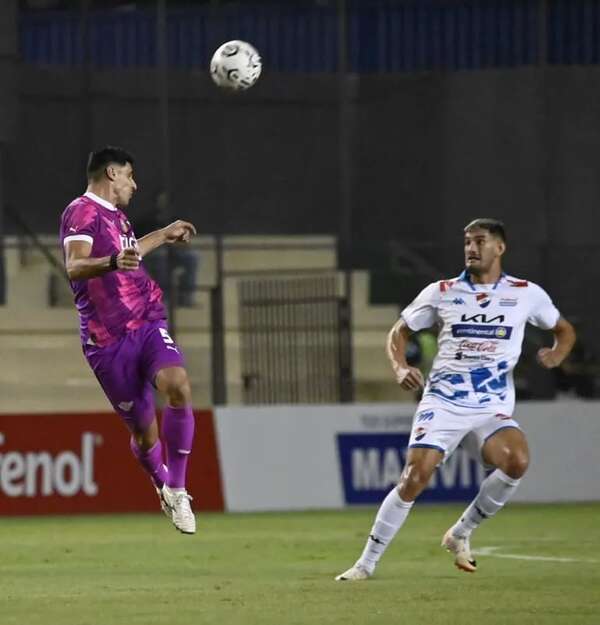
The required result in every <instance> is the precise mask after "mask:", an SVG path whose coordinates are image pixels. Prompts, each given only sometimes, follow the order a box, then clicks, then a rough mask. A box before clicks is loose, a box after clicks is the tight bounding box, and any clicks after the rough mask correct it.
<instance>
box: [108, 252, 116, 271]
mask: <svg viewBox="0 0 600 625" xmlns="http://www.w3.org/2000/svg"><path fill="white" fill-rule="evenodd" d="M117 256H118V254H111V256H110V263H109V265H108V268H109V270H110V271H116V270H117V269H118V268H119V267H118V265H117Z"/></svg>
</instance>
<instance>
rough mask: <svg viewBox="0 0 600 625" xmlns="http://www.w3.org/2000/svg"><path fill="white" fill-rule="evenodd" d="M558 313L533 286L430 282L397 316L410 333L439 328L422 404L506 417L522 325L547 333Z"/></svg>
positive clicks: (463, 279) (509, 281)
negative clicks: (430, 402) (437, 403)
mask: <svg viewBox="0 0 600 625" xmlns="http://www.w3.org/2000/svg"><path fill="white" fill-rule="evenodd" d="M559 316H560V313H559V312H558V310H557V309H556V307H555V306H554V304H553V303H552V300H551V299H550V297H549V296H548V294H547V293H546V292H545V291H544V290H543V289H542V288H541V287H539V286H538V285H537V284H533V283H532V282H527V281H526V280H520V279H518V278H513V277H511V276H507V275H506V274H502V276H501V277H500V279H499V280H498V282H496V284H473V283H472V282H471V280H470V277H469V274H468V273H467V272H463V273H462V274H461V275H460V276H458V277H457V278H454V279H452V280H441V281H439V282H434V283H432V284H430V285H429V286H428V287H426V288H425V289H423V291H421V293H420V294H419V296H418V297H417V298H416V299H415V300H414V301H413V302H412V303H411V304H410V305H409V306H407V307H406V308H405V309H404V310H403V311H402V318H403V319H404V321H405V322H406V324H407V325H408V327H409V328H410V329H411V330H414V331H418V330H423V329H425V328H430V327H432V326H434V325H437V326H438V327H439V336H438V353H437V356H436V358H435V360H434V362H433V366H432V369H431V372H430V374H429V377H428V379H427V383H426V385H425V390H424V393H423V401H425V400H426V399H432V400H433V399H440V400H442V401H443V402H444V403H447V404H452V405H454V406H457V407H460V408H466V409H477V410H479V411H481V410H487V409H488V408H489V409H490V410H493V411H496V412H498V413H501V414H504V415H511V414H512V412H513V410H514V405H515V389H514V383H513V376H512V371H513V369H514V367H515V365H516V364H517V361H518V360H519V356H520V354H521V346H522V343H523V335H524V332H525V324H526V323H531V324H533V325H535V326H537V327H539V328H542V329H545V330H548V329H551V328H554V326H556V324H557V322H558V319H559Z"/></svg>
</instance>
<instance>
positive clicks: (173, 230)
mask: <svg viewBox="0 0 600 625" xmlns="http://www.w3.org/2000/svg"><path fill="white" fill-rule="evenodd" d="M163 232H164V233H165V239H166V241H167V243H175V242H176V241H182V242H184V243H187V242H188V241H189V240H190V239H191V238H192V237H193V236H194V235H195V234H196V227H195V226H194V224H191V223H190V222H189V221H182V220H181V219H178V220H177V221H174V222H173V223H172V224H169V225H168V226H165V227H164V228H163Z"/></svg>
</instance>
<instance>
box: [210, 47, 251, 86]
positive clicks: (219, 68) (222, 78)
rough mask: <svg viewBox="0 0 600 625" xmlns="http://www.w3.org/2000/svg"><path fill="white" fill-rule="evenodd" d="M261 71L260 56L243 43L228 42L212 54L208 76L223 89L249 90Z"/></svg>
mask: <svg viewBox="0 0 600 625" xmlns="http://www.w3.org/2000/svg"><path fill="white" fill-rule="evenodd" d="M261 70H262V62H261V59H260V54H259V53H258V52H257V50H256V48H254V46H251V45H250V44H249V43H246V42H245V41H237V40H234V41H228V42H227V43H224V44H223V45H222V46H220V47H219V48H218V49H217V51H216V52H215V53H214V54H213V57H212V60H211V62H210V75H211V76H212V79H213V80H214V81H215V83H216V84H217V85H218V86H219V87H223V88H224V89H234V90H242V89H249V88H250V87H252V85H253V84H254V83H255V82H256V81H257V80H258V77H259V76H260V72H261Z"/></svg>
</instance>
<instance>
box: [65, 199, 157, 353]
mask: <svg viewBox="0 0 600 625" xmlns="http://www.w3.org/2000/svg"><path fill="white" fill-rule="evenodd" d="M60 240H61V243H62V246H63V252H64V250H65V246H66V244H67V243H68V242H69V241H87V242H88V243H91V245H92V253H91V256H92V257H95V258H99V257H102V256H110V255H112V254H114V253H118V252H120V251H121V250H122V249H124V248H126V247H136V246H137V241H136V238H135V235H134V233H133V229H132V227H131V224H130V223H129V220H128V219H127V217H126V215H125V213H123V211H121V210H120V209H118V208H116V207H115V206H113V205H112V204H110V203H109V202H107V201H106V200H103V199H102V198H100V197H98V196H96V195H94V194H93V193H90V192H88V193H86V194H85V195H83V196H81V197H78V198H77V199H75V200H73V202H71V203H70V204H69V205H68V206H67V208H66V209H65V211H64V213H63V214H62V218H61V224H60ZM71 288H72V290H73V293H74V296H75V305H76V306H77V311H78V312H79V320H80V327H81V341H82V342H83V343H92V344H96V345H99V346H101V347H103V346H105V345H109V344H110V343H112V342H114V341H115V340H117V339H118V338H120V337H122V336H123V335H124V334H125V333H126V332H129V331H131V330H135V329H137V328H139V327H140V326H142V325H144V324H145V323H148V322H149V321H155V320H157V319H166V316H167V315H166V311H165V307H164V306H163V303H162V291H161V290H160V287H159V286H158V284H156V282H154V280H152V279H151V278H150V276H149V275H148V273H147V272H146V270H145V269H144V268H143V266H142V265H141V264H140V267H139V269H136V270H135V271H111V272H109V273H105V274H104V275H103V276H100V277H97V278H89V279H87V280H75V281H72V282H71Z"/></svg>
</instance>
